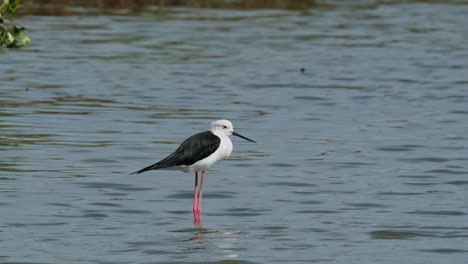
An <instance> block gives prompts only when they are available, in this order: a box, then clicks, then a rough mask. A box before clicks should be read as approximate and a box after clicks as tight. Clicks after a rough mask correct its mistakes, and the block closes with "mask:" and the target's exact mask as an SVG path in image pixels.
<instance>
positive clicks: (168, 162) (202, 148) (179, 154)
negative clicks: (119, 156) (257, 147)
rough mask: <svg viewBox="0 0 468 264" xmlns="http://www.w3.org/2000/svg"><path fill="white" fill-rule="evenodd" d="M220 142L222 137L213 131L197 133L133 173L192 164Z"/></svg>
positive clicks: (212, 150)
mask: <svg viewBox="0 0 468 264" xmlns="http://www.w3.org/2000/svg"><path fill="white" fill-rule="evenodd" d="M220 143H221V139H220V138H219V137H217V136H215V135H214V134H213V133H211V131H205V132H201V133H198V134H195V135H193V136H191V137H189V138H187V139H186V140H185V141H184V142H182V144H180V146H179V147H178V148H177V149H176V150H175V151H174V152H173V153H172V154H171V155H169V156H167V157H166V158H164V159H163V160H161V161H159V162H157V163H155V164H153V165H151V166H148V167H146V168H143V169H141V170H139V171H136V172H134V173H132V174H139V173H142V172H145V171H149V170H157V169H163V168H168V167H174V166H180V165H192V164H194V163H195V162H197V161H199V160H202V159H204V158H206V157H208V156H209V155H211V154H212V153H213V152H215V151H216V150H217V149H218V147H219V144H220Z"/></svg>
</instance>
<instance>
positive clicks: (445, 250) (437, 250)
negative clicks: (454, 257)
mask: <svg viewBox="0 0 468 264" xmlns="http://www.w3.org/2000/svg"><path fill="white" fill-rule="evenodd" d="M418 251H423V252H430V253H438V254H460V253H468V250H465V249H455V248H433V249H419V250H418Z"/></svg>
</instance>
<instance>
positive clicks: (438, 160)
mask: <svg viewBox="0 0 468 264" xmlns="http://www.w3.org/2000/svg"><path fill="white" fill-rule="evenodd" d="M399 161H403V162H408V163H420V162H437V163H439V162H447V161H450V160H449V159H446V158H436V157H425V158H416V159H399Z"/></svg>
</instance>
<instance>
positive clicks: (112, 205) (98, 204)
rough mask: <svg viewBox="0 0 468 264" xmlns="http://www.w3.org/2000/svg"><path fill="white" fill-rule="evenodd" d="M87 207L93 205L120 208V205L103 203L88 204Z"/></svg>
mask: <svg viewBox="0 0 468 264" xmlns="http://www.w3.org/2000/svg"><path fill="white" fill-rule="evenodd" d="M89 205H93V206H103V207H122V205H121V204H116V203H104V202H100V203H90V204H89Z"/></svg>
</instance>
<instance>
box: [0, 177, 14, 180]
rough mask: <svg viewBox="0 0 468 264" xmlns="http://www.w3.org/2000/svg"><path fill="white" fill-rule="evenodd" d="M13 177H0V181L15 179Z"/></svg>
mask: <svg viewBox="0 0 468 264" xmlns="http://www.w3.org/2000/svg"><path fill="white" fill-rule="evenodd" d="M16 180H17V179H16V178H15V177H0V181H16Z"/></svg>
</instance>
